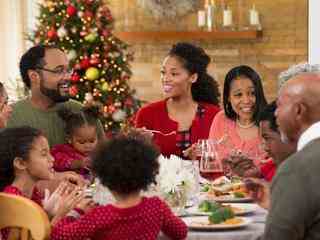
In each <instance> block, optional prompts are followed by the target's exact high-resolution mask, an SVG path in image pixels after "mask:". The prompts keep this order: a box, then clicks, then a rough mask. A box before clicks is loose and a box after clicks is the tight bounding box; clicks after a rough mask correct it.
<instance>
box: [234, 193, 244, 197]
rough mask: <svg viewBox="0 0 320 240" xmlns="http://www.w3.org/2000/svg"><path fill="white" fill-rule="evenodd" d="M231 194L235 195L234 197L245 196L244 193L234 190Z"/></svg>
mask: <svg viewBox="0 0 320 240" xmlns="http://www.w3.org/2000/svg"><path fill="white" fill-rule="evenodd" d="M233 196H234V197H235V198H245V197H246V196H245V195H244V193H242V192H234V193H233Z"/></svg>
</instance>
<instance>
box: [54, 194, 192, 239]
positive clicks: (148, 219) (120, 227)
mask: <svg viewBox="0 0 320 240" xmlns="http://www.w3.org/2000/svg"><path fill="white" fill-rule="evenodd" d="M160 231H162V232H163V233H164V234H165V235H167V236H168V237H169V238H171V239H177V240H179V239H186V236H187V226H186V225H185V223H184V222H183V221H182V220H181V219H180V218H178V217H176V216H175V215H174V214H173V213H172V211H171V210H170V208H169V207H168V206H167V205H166V204H165V203H164V202H163V201H162V200H160V199H159V198H157V197H152V198H146V197H144V198H143V199H142V201H141V202H140V203H139V204H138V205H136V206H133V207H130V208H117V207H115V206H113V205H111V204H109V205H106V206H99V207H96V208H94V209H92V210H91V211H89V212H88V213H86V214H84V215H82V216H81V217H80V218H78V219H76V218H75V217H72V216H67V217H65V218H63V219H61V220H60V221H59V222H57V224H55V226H54V227H53V229H52V233H51V240H67V239H68V240H72V239H75V240H76V239H77V240H81V239H95V240H107V239H117V240H127V239H128V240H129V239H130V240H138V239H139V240H151V239H152V240H154V239H157V236H158V235H159V233H160Z"/></svg>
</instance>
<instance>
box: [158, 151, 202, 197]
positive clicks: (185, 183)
mask: <svg viewBox="0 0 320 240" xmlns="http://www.w3.org/2000/svg"><path fill="white" fill-rule="evenodd" d="M158 161H159V164H160V169H159V174H158V176H157V183H158V184H157V188H158V191H160V192H161V193H164V194H170V193H174V192H175V191H177V190H179V189H181V187H183V188H184V189H185V191H186V194H187V196H188V197H191V195H192V194H193V193H194V192H195V190H196V187H197V184H198V183H197V179H196V175H195V172H194V169H193V166H192V162H191V161H184V160H182V159H181V158H179V157H177V156H174V155H171V156H170V159H168V158H166V157H164V156H162V155H161V156H160V157H159V159H158Z"/></svg>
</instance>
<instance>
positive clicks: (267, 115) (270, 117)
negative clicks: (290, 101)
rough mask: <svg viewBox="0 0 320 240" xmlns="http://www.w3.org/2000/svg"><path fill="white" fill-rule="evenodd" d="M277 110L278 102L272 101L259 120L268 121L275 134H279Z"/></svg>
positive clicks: (263, 110)
mask: <svg viewBox="0 0 320 240" xmlns="http://www.w3.org/2000/svg"><path fill="white" fill-rule="evenodd" d="M276 110H277V104H276V101H272V102H271V103H269V104H268V105H267V106H265V107H264V108H263V109H262V111H261V113H260V114H259V117H258V120H259V122H261V121H268V122H269V126H270V128H271V130H273V131H275V132H279V129H278V125H277V121H276V116H275V112H276Z"/></svg>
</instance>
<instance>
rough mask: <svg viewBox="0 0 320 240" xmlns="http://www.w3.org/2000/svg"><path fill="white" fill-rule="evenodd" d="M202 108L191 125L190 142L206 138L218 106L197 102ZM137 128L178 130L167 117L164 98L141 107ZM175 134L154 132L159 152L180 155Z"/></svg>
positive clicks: (176, 125) (174, 123) (175, 123)
mask: <svg viewBox="0 0 320 240" xmlns="http://www.w3.org/2000/svg"><path fill="white" fill-rule="evenodd" d="M198 104H200V105H201V107H202V108H203V109H204V113H203V114H202V116H201V117H200V116H198V115H196V116H195V118H194V119H193V122H192V125H191V143H196V142H197V141H198V139H207V138H208V137H209V130H210V126H211V123H212V121H213V118H214V117H215V115H216V114H217V113H218V112H219V110H220V108H219V107H218V106H216V105H213V104H208V103H202V102H201V103H198ZM135 126H136V127H137V128H141V127H145V128H147V129H152V130H158V131H161V132H163V133H169V132H172V131H177V130H178V123H177V122H176V121H174V120H172V119H170V118H169V116H168V112H167V106H166V100H163V101H159V102H155V103H151V104H149V105H147V106H145V107H143V108H141V109H140V110H139V111H138V113H137V116H136V119H135ZM176 137H177V135H170V136H162V135H160V134H154V142H155V143H156V144H157V145H158V146H159V147H160V150H161V153H162V154H163V155H165V156H170V155H171V154H175V155H178V156H181V155H182V153H181V150H180V149H179V148H178V147H177V145H176V143H177V139H176Z"/></svg>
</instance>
